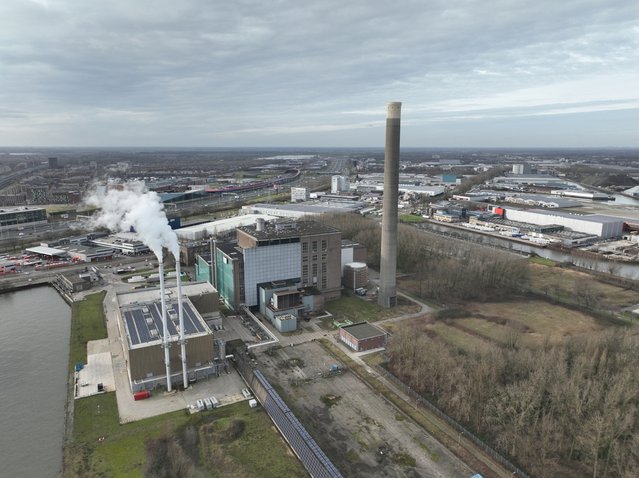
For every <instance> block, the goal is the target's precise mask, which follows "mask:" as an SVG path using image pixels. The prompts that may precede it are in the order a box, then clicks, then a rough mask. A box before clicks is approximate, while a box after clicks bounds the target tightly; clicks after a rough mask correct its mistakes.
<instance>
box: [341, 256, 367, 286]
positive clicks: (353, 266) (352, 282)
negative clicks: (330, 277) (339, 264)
mask: <svg viewBox="0 0 639 478" xmlns="http://www.w3.org/2000/svg"><path fill="white" fill-rule="evenodd" d="M342 283H343V284H344V287H346V288H347V289H353V290H355V289H359V288H360V287H366V286H367V285H368V266H367V265H366V264H365V263H363V262H349V263H348V264H346V265H344V279H343V282H342Z"/></svg>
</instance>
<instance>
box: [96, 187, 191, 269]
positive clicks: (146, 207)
mask: <svg viewBox="0 0 639 478" xmlns="http://www.w3.org/2000/svg"><path fill="white" fill-rule="evenodd" d="M85 201H86V203H87V204H89V205H91V206H95V207H97V208H98V209H99V211H98V213H96V214H95V215H93V217H92V218H91V222H92V224H93V225H94V226H96V227H106V228H108V229H109V230H111V231H113V232H129V231H130V230H131V228H133V229H135V232H136V233H137V235H138V237H139V239H140V241H142V242H143V243H144V244H146V245H147V246H148V247H149V249H151V251H152V252H153V253H154V254H155V256H156V257H157V258H158V260H159V261H161V260H162V247H166V248H167V249H168V250H169V251H170V252H171V254H173V257H175V260H176V261H179V260H180V259H179V257H180V246H179V244H178V240H177V236H176V235H175V232H173V229H171V227H170V226H169V221H168V219H167V217H166V214H165V213H164V205H163V204H162V202H161V201H160V198H159V196H158V195H157V193H155V192H154V191H147V190H146V189H145V187H144V184H143V183H141V182H130V183H126V184H124V185H121V186H120V185H118V186H115V187H107V186H105V185H97V186H96V187H95V188H93V190H92V192H91V193H90V195H89V196H88V197H87V198H86V200H85Z"/></svg>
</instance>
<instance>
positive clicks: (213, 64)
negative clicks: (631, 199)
mask: <svg viewBox="0 0 639 478" xmlns="http://www.w3.org/2000/svg"><path fill="white" fill-rule="evenodd" d="M302 3H303V2H294V1H292V0H282V1H280V2H277V3H276V4H269V3H268V2H263V3H262V2H253V1H238V2H216V1H212V2H209V1H203V0H184V1H180V2H175V1H172V0H154V1H151V0H136V1H135V2H130V1H126V0H112V1H110V2H86V1H83V0H3V1H2V2H0V147H2V146H16V147H20V146H24V147H30V146H33V147H44V146H54V147H55V146H60V147H67V146H68V147H90V146H96V147H149V146H150V147H152V146H156V147H222V148H224V147H292V148H313V147H370V148H374V147H383V143H384V124H385V108H386V103H387V102H388V101H401V102H402V103H403V107H402V117H403V119H402V139H401V143H402V148H406V147H432V148H443V147H453V148H454V147H461V148H467V147H488V148H491V147H492V148H497V147H503V148H529V147H540V148H541V147H547V148H562V147H570V148H579V147H585V148H593V147H601V148H605V147H621V148H624V147H639V128H637V125H638V124H639V91H638V90H637V85H639V7H638V6H637V4H636V2H633V1H631V0H626V1H620V0H617V1H615V0H611V1H588V2H586V1H578V0H573V1H564V2H556V1H553V0H541V1H536V2H530V1H523V0H497V1H495V2H490V3H488V2H483V1H468V2H463V4H461V2H460V5H459V6H457V5H456V4H455V3H456V2H448V1H444V0H441V1H440V0H434V1H429V2H419V1H399V2H393V3H388V2H381V1H363V0H362V1H352V2H347V3H344V2H337V1H333V0H326V1H323V2H312V3H308V4H304V5H302Z"/></svg>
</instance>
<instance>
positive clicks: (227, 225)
mask: <svg viewBox="0 0 639 478" xmlns="http://www.w3.org/2000/svg"><path fill="white" fill-rule="evenodd" d="M257 219H264V220H265V221H270V220H272V219H276V217H275V216H269V215H268V214H244V215H242V216H234V217H228V218H226V219H218V220H217V221H211V222H205V223H203V224H195V225H193V226H185V227H181V228H180V229H176V230H175V233H176V234H177V235H178V237H184V236H187V235H189V234H197V233H202V234H206V235H214V234H222V233H224V232H228V231H232V230H234V229H235V228H237V227H239V226H246V225H248V224H254V223H255V222H256V221H257Z"/></svg>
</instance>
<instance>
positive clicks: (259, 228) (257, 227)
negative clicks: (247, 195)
mask: <svg viewBox="0 0 639 478" xmlns="http://www.w3.org/2000/svg"><path fill="white" fill-rule="evenodd" d="M255 230H256V231H257V232H262V231H263V230H264V218H261V217H258V218H257V219H256V221H255Z"/></svg>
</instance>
